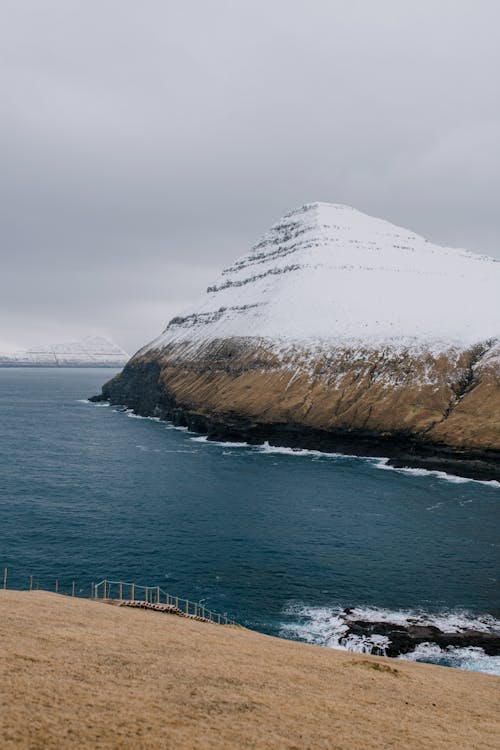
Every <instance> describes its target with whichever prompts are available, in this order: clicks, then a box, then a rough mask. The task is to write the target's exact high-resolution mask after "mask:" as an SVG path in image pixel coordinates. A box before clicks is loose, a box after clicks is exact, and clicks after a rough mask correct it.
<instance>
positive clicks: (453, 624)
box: [280, 604, 500, 674]
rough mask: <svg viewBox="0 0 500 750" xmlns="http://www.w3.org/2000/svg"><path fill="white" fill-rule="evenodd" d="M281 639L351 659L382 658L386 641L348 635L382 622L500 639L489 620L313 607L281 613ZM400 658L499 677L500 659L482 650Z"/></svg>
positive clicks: (428, 650) (424, 649)
mask: <svg viewBox="0 0 500 750" xmlns="http://www.w3.org/2000/svg"><path fill="white" fill-rule="evenodd" d="M284 614H285V618H286V619H285V621H284V622H283V623H282V625H281V628H280V634H281V635H282V636H283V637H285V638H291V639H293V640H300V641H305V642H307V643H313V644H315V645H319V646H327V647H329V648H337V649H341V650H343V651H352V652H354V653H364V654H375V655H382V656H383V655H385V653H386V650H387V648H388V646H389V644H390V641H389V638H388V637H387V636H385V635H379V634H377V633H372V634H363V635H357V634H353V633H350V632H349V625H350V623H351V622H355V621H363V622H384V623H389V624H392V625H400V626H411V625H419V626H425V625H428V626H434V627H436V628H438V629H439V630H440V631H442V632H443V633H464V632H466V631H470V630H473V631H477V632H481V633H491V634H495V635H496V634H500V620H498V619H496V618H495V617H493V616H492V615H490V614H482V615H478V614H473V613H471V612H467V611H463V610H456V611H447V612H438V613H427V612H423V611H422V610H389V609H382V608H378V607H353V608H349V609H348V610H346V609H343V608H342V607H340V606H339V607H313V606H304V605H302V604H292V605H290V606H289V607H288V608H287V610H286V611H285V613H284ZM398 658H401V659H405V660H407V661H425V662H431V663H435V664H442V665H445V666H455V667H459V668H461V669H471V670H475V671H479V672H491V673H492V674H500V657H497V656H488V655H487V654H485V652H484V651H483V649H481V648H472V647H467V648H454V647H448V648H446V649H442V648H440V647H439V646H437V645H436V644H435V643H425V644H420V645H419V646H418V647H417V648H415V650H414V651H412V652H411V653H409V654H404V655H401V656H399V657H398Z"/></svg>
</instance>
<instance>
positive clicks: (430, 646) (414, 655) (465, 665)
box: [399, 643, 500, 675]
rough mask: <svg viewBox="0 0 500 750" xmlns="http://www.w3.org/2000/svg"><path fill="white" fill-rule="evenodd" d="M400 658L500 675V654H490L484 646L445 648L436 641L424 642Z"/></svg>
mask: <svg viewBox="0 0 500 750" xmlns="http://www.w3.org/2000/svg"><path fill="white" fill-rule="evenodd" d="M399 658H400V659H402V660H403V661H417V662H425V663H427V664H439V665H441V666H444V667H455V669H467V670H469V671H471V672H485V673H486V674H495V675H500V656H488V654H485V653H484V651H483V649H482V648H475V647H473V646H470V647H468V648H454V647H453V646H449V647H448V648H446V649H443V648H440V647H439V646H437V645H436V644H435V643H422V644H421V645H420V646H417V648H416V649H415V651H412V652H411V653H410V654H403V655H402V656H400V657H399Z"/></svg>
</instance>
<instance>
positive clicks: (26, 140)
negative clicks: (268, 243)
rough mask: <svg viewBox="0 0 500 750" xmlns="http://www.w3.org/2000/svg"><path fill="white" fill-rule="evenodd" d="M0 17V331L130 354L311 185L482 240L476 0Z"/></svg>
mask: <svg viewBox="0 0 500 750" xmlns="http://www.w3.org/2000/svg"><path fill="white" fill-rule="evenodd" d="M0 13H1V15H2V16H3V19H1V20H2V23H1V24H0V29H1V30H0V49H1V50H2V52H1V55H2V64H1V66H0V93H1V96H2V101H3V103H4V112H3V116H2V118H1V121H0V147H1V149H2V170H1V173H0V205H1V209H0V210H1V216H0V221H1V230H2V234H1V236H2V250H1V275H0V316H1V318H0V319H1V321H2V328H1V330H0V342H1V341H7V340H8V341H11V342H13V343H15V344H18V345H24V344H29V343H32V342H33V340H34V337H35V338H36V337H38V336H40V337H43V339H47V338H49V339H50V338H53V337H54V336H56V335H57V336H62V335H64V337H65V338H67V337H72V336H74V335H77V334H79V333H80V332H81V333H85V332H86V331H87V330H89V329H92V330H93V331H98V332H99V331H103V332H107V333H108V334H110V335H111V336H113V337H114V338H115V339H116V340H117V342H118V343H120V344H121V345H122V346H124V347H125V348H128V349H130V350H134V349H136V348H137V347H138V346H140V345H141V344H142V343H144V342H145V341H146V340H148V339H149V338H151V337H153V336H154V335H156V334H157V333H158V331H159V330H161V328H162V327H163V326H164V325H165V322H166V320H167V319H168V317H170V316H171V315H173V314H175V313H176V312H177V311H179V310H180V309H182V308H183V307H184V306H185V305H186V304H188V303H189V302H190V301H191V300H192V299H193V298H195V297H196V296H197V295H198V294H199V293H200V292H201V291H202V289H203V288H204V287H205V286H206V285H207V284H208V283H209V282H210V281H211V280H212V278H213V277H214V276H215V275H216V274H217V272H218V270H219V269H220V268H221V267H222V266H223V265H224V264H226V263H228V262H229V261H231V260H232V259H233V258H234V257H236V256H238V255H240V254H242V253H244V252H246V251H247V249H248V247H249V245H250V244H251V243H253V242H254V241H255V240H256V239H258V237H259V235H260V234H261V233H262V232H263V231H265V230H266V229H267V227H268V226H269V224H271V223H272V222H273V221H275V220H276V219H277V218H279V216H281V215H282V214H283V213H285V212H286V211H288V210H291V209H292V208H294V207H295V206H297V205H300V204H301V203H304V202H306V201H311V200H325V201H329V200H330V201H333V202H341V203H349V204H352V205H355V206H356V207H357V208H359V209H361V210H364V211H366V212H368V213H372V214H375V215H378V216H382V217H384V218H387V219H389V220H391V221H394V222H395V223H399V224H402V225H404V226H408V227H410V228H412V229H414V230H415V231H418V232H420V233H421V234H424V235H425V236H427V237H429V239H432V240H434V241H438V242H441V243H443V244H456V245H461V246H467V247H470V248H471V249H474V250H476V251H479V252H487V253H489V254H493V255H496V256H497V257H500V246H499V242H498V238H499V218H498V212H497V208H496V205H495V201H496V196H497V195H498V192H499V191H498V188H499V184H498V183H499V177H498V175H500V149H499V145H500V144H499V140H500V135H499V134H500V127H499V123H500V102H499V99H498V96H497V91H496V87H497V83H496V76H495V72H496V70H498V68H499V64H500V59H499V58H500V51H499V48H498V45H497V39H496V29H497V28H498V23H499V21H500V10H499V7H498V4H497V3H496V2H494V1H493V0H492V1H491V2H489V1H488V0H478V1H477V2H475V3H472V2H468V1H465V0H464V1H463V2H460V1H455V2H451V1H450V2H447V1H446V0H443V2H441V3H439V4H436V3H435V2H430V1H429V0H423V1H422V2H420V3H418V4H407V3H401V2H396V0H381V2H378V3H371V2H368V0H350V1H349V2H348V1H347V0H312V1H306V0H301V1H300V2H299V1H297V0H295V1H289V2H285V1H284V0H274V1H273V2H272V3H269V2H263V0H253V2H246V1H245V0H242V2H238V3H234V2H230V1H229V0H226V1H223V0H213V1H212V2H210V3H204V2H201V0H193V1H192V2H190V3H174V2H169V1H167V2H159V1H158V2H156V1H155V0H148V1H147V2H146V3H143V4H140V6H139V5H138V4H136V3H133V2H131V0H121V1H118V0H103V2H100V3H92V2H87V3H82V2H77V1H76V0H60V1H59V2H56V1H55V0H45V1H44V3H39V2H37V1H36V0H23V2H22V3H19V2H18V1H15V2H13V1H12V0H6V2H4V3H3V4H2V10H1V11H0Z"/></svg>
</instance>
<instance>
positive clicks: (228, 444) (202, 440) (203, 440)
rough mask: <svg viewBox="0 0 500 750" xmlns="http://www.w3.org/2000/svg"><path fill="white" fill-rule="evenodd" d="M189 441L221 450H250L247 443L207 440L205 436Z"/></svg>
mask: <svg viewBox="0 0 500 750" xmlns="http://www.w3.org/2000/svg"><path fill="white" fill-rule="evenodd" d="M191 440H192V441H193V442H194V443H208V444H209V445H220V446H222V447H223V448H250V447H252V446H250V445H249V444H248V443H232V442H231V441H230V440H227V441H220V440H209V439H208V436H207V435H199V436H198V437H192V438H191Z"/></svg>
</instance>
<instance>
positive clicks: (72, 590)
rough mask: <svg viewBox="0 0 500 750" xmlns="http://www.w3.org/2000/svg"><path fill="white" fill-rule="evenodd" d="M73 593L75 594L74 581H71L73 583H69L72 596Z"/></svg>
mask: <svg viewBox="0 0 500 750" xmlns="http://www.w3.org/2000/svg"><path fill="white" fill-rule="evenodd" d="M74 595H75V582H74V581H73V583H72V584H71V596H74Z"/></svg>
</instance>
